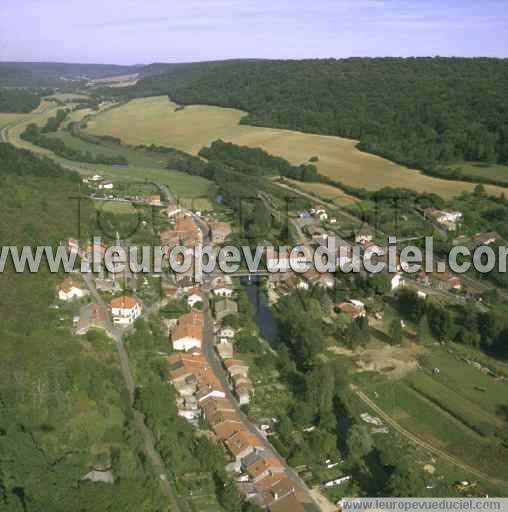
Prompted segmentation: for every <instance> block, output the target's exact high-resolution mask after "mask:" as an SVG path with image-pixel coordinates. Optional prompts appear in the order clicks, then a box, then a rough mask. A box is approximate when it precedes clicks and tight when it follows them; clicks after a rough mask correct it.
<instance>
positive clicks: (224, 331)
mask: <svg viewBox="0 0 508 512" xmlns="http://www.w3.org/2000/svg"><path fill="white" fill-rule="evenodd" d="M235 334H236V331H235V329H233V328H232V327H229V326H224V327H221V328H220V329H219V330H218V331H217V337H218V338H219V339H221V338H226V339H233V338H234V337H235Z"/></svg>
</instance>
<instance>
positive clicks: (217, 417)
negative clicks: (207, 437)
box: [206, 411, 242, 428]
mask: <svg viewBox="0 0 508 512" xmlns="http://www.w3.org/2000/svg"><path fill="white" fill-rule="evenodd" d="M206 421H208V424H209V425H210V427H211V428H213V427H216V426H218V425H220V424H221V423H225V422H228V421H229V422H231V423H238V424H242V420H241V418H240V416H238V414H236V412H234V411H233V412H231V411H215V412H212V413H210V414H208V415H207V416H206Z"/></svg>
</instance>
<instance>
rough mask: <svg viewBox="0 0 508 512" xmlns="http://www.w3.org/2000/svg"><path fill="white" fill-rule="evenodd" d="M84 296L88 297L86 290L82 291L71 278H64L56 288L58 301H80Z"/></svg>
mask: <svg viewBox="0 0 508 512" xmlns="http://www.w3.org/2000/svg"><path fill="white" fill-rule="evenodd" d="M85 295H88V290H85V289H83V288H82V287H81V286H80V285H79V284H78V283H77V282H76V281H74V280H73V279H72V278H71V277H67V278H65V279H64V280H63V281H62V282H61V283H60V285H59V286H58V298H59V299H60V300H65V301H69V300H73V299H80V298H81V297H84V296H85Z"/></svg>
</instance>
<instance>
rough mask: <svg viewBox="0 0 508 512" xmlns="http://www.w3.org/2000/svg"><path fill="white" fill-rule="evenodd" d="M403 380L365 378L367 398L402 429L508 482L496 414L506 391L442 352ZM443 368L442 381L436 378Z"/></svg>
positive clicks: (430, 355)
mask: <svg viewBox="0 0 508 512" xmlns="http://www.w3.org/2000/svg"><path fill="white" fill-rule="evenodd" d="M421 365H422V368H421V369H419V370H417V371H415V372H413V373H411V374H409V375H407V376H406V377H404V378H403V379H401V380H398V381H394V380H390V381H388V380H386V379H384V378H382V377H380V376H378V377H372V376H371V377H370V378H364V376H363V377H362V378H361V382H362V384H361V386H362V388H363V390H364V391H365V392H366V393H367V394H368V396H369V397H370V398H371V399H372V400H374V401H375V402H376V404H377V405H379V406H380V407H381V408H382V409H383V410H384V411H385V412H386V413H387V414H389V415H390V416H392V417H393V419H394V420H396V421H397V422H398V423H399V424H400V425H401V426H403V427H404V428H406V429H407V430H409V431H410V432H412V433H414V434H416V435H417V436H419V437H420V438H421V439H424V440H425V441H427V442H429V443H430V444H432V445H434V446H435V447H437V448H440V449H442V450H444V451H446V452H447V453H449V454H450V455H452V456H455V457H457V458H458V459H460V460H462V461H464V462H465V463H466V464H469V465H471V466H473V467H475V468H477V469H479V470H481V471H483V472H485V473H487V474H489V475H492V476H493V477H495V478H499V479H505V480H506V481H508V464H507V460H508V449H507V448H506V447H503V446H502V444H501V442H500V440H499V438H497V437H495V436H494V434H495V432H496V431H497V430H498V429H501V428H502V427H503V423H502V420H501V418H500V417H499V416H497V415H496V410H497V408H498V407H499V406H500V405H502V404H506V403H507V397H508V385H507V384H506V383H505V382H504V381H501V380H496V379H494V378H492V377H490V376H488V375H485V374H484V373H482V372H481V371H480V370H478V369H476V368H474V367H472V366H469V365H468V364H466V363H465V362H463V361H462V360H460V359H459V358H457V357H456V356H455V355H453V354H450V353H448V352H447V351H446V350H445V349H443V348H434V349H432V351H431V352H429V353H428V354H427V355H426V356H424V358H423V359H422V360H421ZM433 368H439V370H440V372H439V374H438V375H435V374H433V373H432V369H433Z"/></svg>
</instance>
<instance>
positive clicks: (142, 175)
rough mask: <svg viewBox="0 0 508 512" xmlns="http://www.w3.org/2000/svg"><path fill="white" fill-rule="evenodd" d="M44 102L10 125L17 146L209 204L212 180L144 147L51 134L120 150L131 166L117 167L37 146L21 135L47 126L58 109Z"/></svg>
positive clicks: (83, 146)
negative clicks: (179, 167) (176, 166)
mask: <svg viewBox="0 0 508 512" xmlns="http://www.w3.org/2000/svg"><path fill="white" fill-rule="evenodd" d="M43 103H44V106H42V105H41V107H39V110H38V112H35V113H32V114H30V115H24V117H23V118H20V122H18V123H17V124H16V125H14V126H13V127H12V128H10V129H9V132H8V139H9V142H11V143H13V144H14V145H16V146H17V147H21V148H25V149H29V150H30V151H33V152H34V153H36V154H39V155H44V156H48V157H51V158H52V159H53V160H55V161H56V162H58V163H59V164H61V165H62V166H64V167H66V168H68V169H72V170H74V171H77V172H79V173H80V174H83V175H89V176H91V175H94V174H97V173H100V174H103V175H104V176H105V177H108V178H110V179H123V180H130V181H145V180H148V181H155V182H157V183H161V184H163V185H166V186H167V187H169V189H170V190H171V191H172V192H173V193H174V194H175V195H176V196H177V197H178V198H179V199H180V200H181V201H182V203H183V204H184V205H185V206H189V207H191V206H194V207H196V208H200V209H207V208H209V206H210V202H209V199H208V190H209V188H210V185H211V183H210V181H208V180H206V179H204V178H200V177H199V176H191V175H189V174H185V173H183V172H178V171H173V170H169V169H165V168H164V167H165V162H164V159H163V157H161V159H159V158H158V157H155V156H150V155H146V154H144V153H143V152H141V151H135V150H133V149H131V148H125V147H122V148H120V147H118V146H115V147H109V146H107V145H103V144H101V145H97V144H92V143H89V142H86V141H83V140H81V139H79V138H77V137H74V136H72V135H71V134H70V133H69V132H67V131H65V130H59V131H58V132H56V133H54V134H50V136H53V137H58V138H61V139H62V140H63V141H64V142H65V143H66V144H68V145H69V146H72V147H74V148H76V149H80V150H83V151H90V152H91V153H92V154H99V153H103V154H114V155H118V154H119V153H121V154H123V155H124V156H126V158H127V159H128V160H129V162H130V164H129V166H128V167H114V166H110V165H102V164H97V165H95V164H87V163H82V162H74V161H70V160H66V159H65V158H61V157H59V156H56V155H54V154H53V153H52V152H51V151H49V150H47V149H45V148H41V147H39V146H35V145H33V144H31V143H30V142H28V141H25V140H23V139H21V134H22V133H23V131H24V130H25V128H26V126H27V125H28V124H29V123H36V124H37V125H38V126H44V125H45V124H46V121H47V120H48V118H49V117H51V116H53V115H54V114H55V112H56V110H57V109H58V107H55V106H54V104H52V103H48V102H43Z"/></svg>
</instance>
